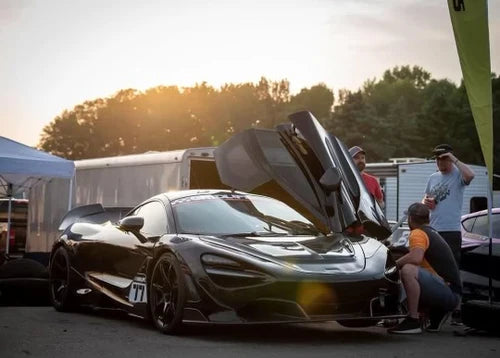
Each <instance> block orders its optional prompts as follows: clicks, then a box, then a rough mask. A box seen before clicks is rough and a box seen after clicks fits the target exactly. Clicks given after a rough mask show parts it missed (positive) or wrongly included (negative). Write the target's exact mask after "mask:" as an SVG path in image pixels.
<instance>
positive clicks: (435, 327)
mask: <svg viewBox="0 0 500 358" xmlns="http://www.w3.org/2000/svg"><path fill="white" fill-rule="evenodd" d="M450 313H451V312H450V311H435V312H431V313H430V315H429V322H430V323H429V325H428V326H427V328H426V330H427V331H428V332H439V331H440V330H441V327H442V326H443V323H444V322H446V320H447V319H448V317H450Z"/></svg>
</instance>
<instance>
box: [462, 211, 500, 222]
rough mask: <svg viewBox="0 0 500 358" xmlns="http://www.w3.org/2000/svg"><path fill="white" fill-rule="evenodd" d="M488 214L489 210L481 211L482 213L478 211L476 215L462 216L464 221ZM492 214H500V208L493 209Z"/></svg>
mask: <svg viewBox="0 0 500 358" xmlns="http://www.w3.org/2000/svg"><path fill="white" fill-rule="evenodd" d="M487 213H488V210H481V211H476V212H474V213H470V214H465V215H462V220H465V219H468V218H473V217H477V216H482V215H486V214H487ZM491 213H492V214H500V208H492V209H491Z"/></svg>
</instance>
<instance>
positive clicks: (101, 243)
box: [50, 112, 401, 333]
mask: <svg viewBox="0 0 500 358" xmlns="http://www.w3.org/2000/svg"><path fill="white" fill-rule="evenodd" d="M291 122H292V123H291V124H286V125H281V126H278V127H277V129H276V130H275V131H271V130H257V129H252V130H248V131H245V132H243V133H240V134H239V135H237V136H235V137H233V138H231V139H230V140H229V141H228V142H226V143H225V144H223V145H222V146H220V147H219V148H217V150H216V153H215V157H216V164H217V169H218V172H219V174H220V176H221V179H222V182H223V183H224V184H226V185H228V186H229V187H231V188H234V189H242V188H241V187H244V188H246V189H247V190H252V191H256V192H263V191H267V192H269V193H270V195H272V196H275V197H278V198H282V200H278V199H277V198H270V197H269V196H263V195H257V194H249V193H246V192H244V191H238V190H234V189H233V190H216V189H214V190H203V191H200V190H190V191H180V192H168V193H164V194H160V195H157V196H154V197H152V198H150V199H148V200H146V201H145V202H143V203H141V204H139V205H138V206H137V207H135V208H134V209H132V211H131V212H130V213H129V214H128V215H127V216H125V217H124V218H123V219H121V220H120V221H119V222H118V223H116V224H112V223H110V222H106V223H101V224H95V223H93V222H92V218H93V217H98V218H100V220H101V222H102V219H103V213H102V210H103V209H99V207H98V206H96V205H91V206H89V207H87V209H85V208H77V209H75V210H74V211H72V212H69V213H68V214H67V217H66V218H65V220H63V223H64V222H65V223H66V224H67V225H69V226H68V227H66V228H64V229H65V230H64V232H63V235H62V236H61V238H60V239H59V240H58V241H57V242H56V243H55V244H54V247H53V249H52V252H51V260H50V297H51V301H52V303H53V305H54V307H55V308H56V309H57V310H60V311H65V310H70V309H73V308H75V307H78V306H81V305H89V306H93V307H105V308H108V307H109V308H115V309H116V308H118V309H122V310H124V311H126V312H129V313H131V314H134V315H137V316H141V317H144V318H148V317H150V318H152V321H153V323H154V324H155V326H156V327H157V328H158V329H159V330H160V331H162V332H164V333H172V332H175V331H176V330H177V329H178V328H179V327H180V325H181V324H182V323H189V322H203V323H214V324H215V323H285V322H310V321H327V320H337V321H338V322H340V323H341V324H343V325H346V326H358V327H359V326H369V325H374V324H376V323H377V322H378V321H379V320H380V319H382V318H395V317H401V310H400V305H399V291H400V281H399V272H398V270H397V268H396V266H395V261H394V259H393V258H392V256H391V254H390V252H389V250H388V249H387V247H386V246H385V245H384V244H383V243H382V242H381V241H380V240H382V239H384V238H386V237H387V236H388V234H389V233H390V231H389V227H388V224H387V222H386V221H385V218H384V216H383V214H382V211H381V210H380V208H379V207H378V205H377V204H376V203H375V202H374V200H373V198H371V196H370V195H369V193H368V192H367V191H366V188H365V187H364V185H363V182H362V179H361V177H360V175H359V172H358V170H357V169H356V167H355V165H354V163H353V162H352V160H351V158H350V156H349V154H348V152H347V149H346V148H345V146H344V145H343V144H342V143H341V142H340V141H339V140H338V139H337V138H335V137H334V136H331V135H330V134H328V133H326V131H325V130H324V129H323V128H322V127H321V125H320V124H319V122H318V121H317V120H316V119H315V118H314V117H313V116H312V115H311V114H310V113H308V112H301V113H298V114H295V115H292V116H291ZM284 201H285V202H284ZM80 218H81V219H82V220H80ZM80 221H83V222H80ZM360 225H363V226H364V228H365V230H364V232H365V233H366V234H365V235H359V234H357V231H355V230H349V229H350V228H352V227H359V226H360Z"/></svg>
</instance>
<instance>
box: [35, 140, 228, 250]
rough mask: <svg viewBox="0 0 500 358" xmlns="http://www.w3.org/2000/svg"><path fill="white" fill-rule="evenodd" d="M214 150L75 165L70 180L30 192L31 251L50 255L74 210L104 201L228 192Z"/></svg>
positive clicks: (128, 202)
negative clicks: (179, 192)
mask: <svg viewBox="0 0 500 358" xmlns="http://www.w3.org/2000/svg"><path fill="white" fill-rule="evenodd" d="M214 149H215V148H213V147H208V148H191V149H183V150H175V151H169V152H148V153H144V154H134V155H124V156H117V157H108V158H97V159H86V160H78V161H75V167H76V174H75V177H74V178H73V182H71V181H70V180H63V179H53V180H51V181H50V182H47V183H43V184H40V185H37V186H35V187H34V188H33V189H32V190H31V191H30V194H29V203H30V204H29V210H28V235H27V241H26V252H28V253H36V252H42V253H43V252H49V251H50V249H51V247H52V244H53V243H54V241H55V240H56V239H57V238H58V236H59V235H60V232H59V231H58V227H59V224H60V222H61V219H62V217H63V216H64V214H66V212H67V211H68V202H70V203H71V205H70V206H71V207H76V206H81V205H87V204H93V203H100V204H102V205H103V206H104V207H113V208H131V207H133V206H135V205H137V204H139V203H140V202H142V201H143V200H146V199H147V198H149V197H151V196H154V195H156V194H159V193H162V192H167V191H170V190H185V189H208V188H212V189H214V188H215V189H217V188H227V187H226V186H225V185H223V184H222V183H221V182H220V179H219V175H218V173H217V168H216V166H215V160H214V155H213V152H214Z"/></svg>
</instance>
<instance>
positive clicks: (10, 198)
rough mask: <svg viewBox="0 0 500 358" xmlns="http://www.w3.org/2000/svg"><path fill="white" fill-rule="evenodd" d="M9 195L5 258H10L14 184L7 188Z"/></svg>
mask: <svg viewBox="0 0 500 358" xmlns="http://www.w3.org/2000/svg"><path fill="white" fill-rule="evenodd" d="M7 195H8V196H9V209H8V212H7V240H6V242H5V257H6V258H8V257H9V244H10V224H11V213H12V184H10V183H9V186H8V188H7Z"/></svg>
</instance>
